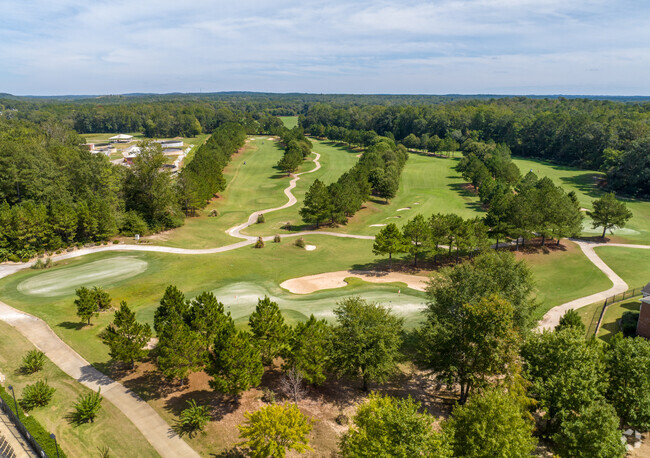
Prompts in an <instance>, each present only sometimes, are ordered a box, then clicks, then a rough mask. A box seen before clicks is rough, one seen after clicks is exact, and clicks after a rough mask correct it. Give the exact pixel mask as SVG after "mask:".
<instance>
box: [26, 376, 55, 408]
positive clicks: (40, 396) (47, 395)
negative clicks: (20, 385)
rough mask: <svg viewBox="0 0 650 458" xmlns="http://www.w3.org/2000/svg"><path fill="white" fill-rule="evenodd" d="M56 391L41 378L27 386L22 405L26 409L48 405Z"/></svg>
mask: <svg viewBox="0 0 650 458" xmlns="http://www.w3.org/2000/svg"><path fill="white" fill-rule="evenodd" d="M55 391H56V390H55V389H54V388H52V387H51V386H50V385H48V384H47V381H46V380H39V381H38V382H36V383H33V384H31V385H27V386H26V387H25V389H24V390H23V397H22V399H21V400H20V405H21V406H22V407H23V409H25V410H32V409H34V408H36V407H43V406H46V405H48V404H49V403H50V400H51V399H52V396H54V392H55Z"/></svg>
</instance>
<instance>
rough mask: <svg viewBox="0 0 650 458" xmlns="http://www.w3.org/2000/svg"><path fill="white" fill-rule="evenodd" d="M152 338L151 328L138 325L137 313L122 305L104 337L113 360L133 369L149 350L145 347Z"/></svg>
mask: <svg viewBox="0 0 650 458" xmlns="http://www.w3.org/2000/svg"><path fill="white" fill-rule="evenodd" d="M150 338H151V327H149V325H148V324H141V323H138V322H137V321H136V319H135V313H133V311H132V310H131V309H130V308H129V306H128V305H126V302H124V301H122V302H121V303H120V309H119V310H118V311H117V312H115V317H114V319H113V323H111V324H109V325H108V327H107V328H106V331H105V332H104V335H103V337H102V340H103V342H104V343H105V344H106V345H108V347H109V348H110V351H109V355H110V356H111V358H113V359H116V360H118V361H122V362H125V363H130V365H131V369H133V368H134V366H135V361H136V360H138V361H139V360H141V359H142V358H144V357H145V356H146V355H147V353H148V350H146V349H145V348H144V347H145V346H146V344H147V342H149V339H150Z"/></svg>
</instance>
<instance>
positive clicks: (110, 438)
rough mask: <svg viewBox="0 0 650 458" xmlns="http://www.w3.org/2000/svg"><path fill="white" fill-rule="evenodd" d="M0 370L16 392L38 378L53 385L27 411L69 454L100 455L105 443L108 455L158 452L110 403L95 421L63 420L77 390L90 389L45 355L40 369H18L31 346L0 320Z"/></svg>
mask: <svg viewBox="0 0 650 458" xmlns="http://www.w3.org/2000/svg"><path fill="white" fill-rule="evenodd" d="M0 335H1V336H2V338H1V339H0V372H2V373H3V374H5V376H6V383H7V384H12V385H13V386H14V390H15V391H16V396H17V397H20V394H21V393H22V391H23V388H24V387H25V385H27V384H31V383H34V382H36V381H37V380H40V379H46V380H47V382H48V383H49V384H50V386H52V387H53V388H56V392H55V393H54V397H53V398H52V401H50V404H49V405H48V406H46V407H39V408H37V409H34V410H33V411H31V412H30V415H32V416H34V417H35V418H36V419H37V420H38V421H39V422H40V423H41V424H42V425H43V426H44V427H45V428H46V429H47V430H49V431H51V432H53V433H54V434H56V438H57V441H58V442H59V444H60V446H61V448H62V449H63V450H64V451H65V452H66V454H67V455H68V456H69V457H77V456H99V452H98V448H99V447H102V446H108V447H109V448H110V452H111V456H135V455H134V454H135V453H136V452H135V451H136V450H137V456H139V457H140V456H143V457H154V456H158V454H157V453H156V451H155V450H154V449H153V447H151V445H150V444H149V442H147V440H146V439H145V438H144V436H143V435H142V434H141V433H140V431H138V429H137V428H136V427H135V426H134V425H133V423H131V421H130V420H129V419H128V418H126V417H125V416H124V414H122V412H120V411H119V410H118V409H117V408H116V407H115V406H113V404H111V403H110V402H108V401H106V400H105V401H104V402H103V403H102V408H101V411H100V413H99V416H98V417H97V420H95V422H94V423H88V424H85V425H81V426H78V427H75V426H73V425H71V424H70V423H69V422H68V421H67V420H65V417H66V415H67V414H68V412H70V410H71V407H72V405H73V404H74V402H75V401H76V399H77V396H79V394H87V393H90V390H89V389H88V388H86V387H84V386H83V385H81V384H80V383H78V382H76V381H75V380H74V379H73V378H72V377H69V376H68V375H66V374H65V373H64V372H63V371H61V370H60V369H59V368H58V367H57V366H55V365H54V364H52V362H51V361H50V360H49V359H46V361H45V366H44V368H43V370H42V371H40V372H37V373H35V374H31V375H23V374H21V373H20V372H18V369H19V366H20V360H21V358H22V356H23V355H24V354H25V353H26V352H28V351H29V350H33V349H34V346H33V345H32V344H31V343H30V342H29V341H28V340H27V339H26V338H24V337H23V336H22V335H21V334H20V333H19V332H18V331H16V330H15V329H14V328H12V327H11V326H9V325H8V324H7V323H4V322H1V321H0Z"/></svg>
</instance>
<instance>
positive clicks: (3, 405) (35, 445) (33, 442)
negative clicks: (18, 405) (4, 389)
mask: <svg viewBox="0 0 650 458" xmlns="http://www.w3.org/2000/svg"><path fill="white" fill-rule="evenodd" d="M0 409H2V411H3V412H4V413H5V414H7V416H8V417H9V420H11V422H12V423H13V424H14V426H15V427H16V429H17V430H18V431H19V432H20V434H21V436H23V438H24V439H25V440H26V441H27V442H28V443H29V445H31V446H32V448H33V449H34V450H35V451H36V453H37V454H38V456H41V457H42V458H49V455H48V454H47V453H45V451H44V450H43V447H41V445H40V444H39V443H38V442H36V439H34V438H33V437H32V435H31V434H29V431H27V428H25V426H24V425H23V423H22V422H21V421H20V419H18V417H17V416H16V414H15V413H14V411H13V410H11V407H9V404H7V402H6V401H5V400H4V399H3V398H2V397H0Z"/></svg>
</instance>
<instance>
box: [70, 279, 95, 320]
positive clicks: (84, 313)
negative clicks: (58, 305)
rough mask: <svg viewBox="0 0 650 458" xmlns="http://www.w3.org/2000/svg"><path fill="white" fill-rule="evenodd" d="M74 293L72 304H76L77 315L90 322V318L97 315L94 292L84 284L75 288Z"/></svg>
mask: <svg viewBox="0 0 650 458" xmlns="http://www.w3.org/2000/svg"><path fill="white" fill-rule="evenodd" d="M75 293H77V299H75V301H74V305H76V306H77V316H78V317H80V318H81V319H82V320H85V321H87V322H88V324H90V318H92V317H93V316H94V315H97V302H96V301H95V297H94V294H93V292H92V291H91V290H89V289H88V288H86V287H85V286H82V287H81V288H79V289H77V290H76V291H75Z"/></svg>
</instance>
